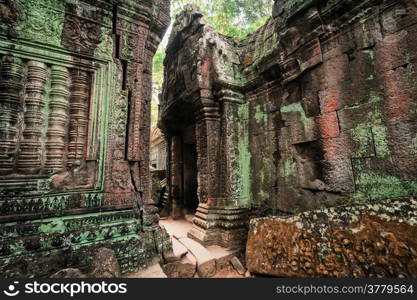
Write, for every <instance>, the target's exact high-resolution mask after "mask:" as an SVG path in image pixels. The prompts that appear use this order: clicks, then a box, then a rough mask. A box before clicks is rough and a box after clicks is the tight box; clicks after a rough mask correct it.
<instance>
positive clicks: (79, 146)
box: [68, 70, 90, 166]
mask: <svg viewBox="0 0 417 300" xmlns="http://www.w3.org/2000/svg"><path fill="white" fill-rule="evenodd" d="M71 77H72V86H71V99H70V127H69V144H68V165H69V166H72V165H73V163H74V162H75V161H76V160H81V159H83V158H84V157H85V151H86V141H87V139H86V138H87V129H88V110H89V99H90V75H89V74H88V73H87V72H85V71H81V70H73V71H72V72H71Z"/></svg>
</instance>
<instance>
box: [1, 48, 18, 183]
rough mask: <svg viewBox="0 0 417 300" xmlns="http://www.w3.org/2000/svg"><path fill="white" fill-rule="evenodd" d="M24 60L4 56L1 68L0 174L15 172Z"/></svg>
mask: <svg viewBox="0 0 417 300" xmlns="http://www.w3.org/2000/svg"><path fill="white" fill-rule="evenodd" d="M22 79H23V62H22V60H20V59H18V58H15V57H12V56H4V57H3V59H2V66H1V69H0V112H1V114H0V174H1V175H5V174H10V173H12V172H13V169H14V165H15V159H16V152H17V143H18V128H17V127H18V126H17V125H18V115H19V111H20V109H21V106H22V95H21V91H22V89H23V84H22Z"/></svg>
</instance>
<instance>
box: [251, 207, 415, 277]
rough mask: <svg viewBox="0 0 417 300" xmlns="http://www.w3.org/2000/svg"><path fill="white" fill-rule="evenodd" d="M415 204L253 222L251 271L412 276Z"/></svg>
mask: <svg viewBox="0 0 417 300" xmlns="http://www.w3.org/2000/svg"><path fill="white" fill-rule="evenodd" d="M416 208H417V201H416V200H415V199H403V200H396V201H394V200H385V201H381V202H379V203H373V204H367V205H358V206H340V207H334V208H329V209H324V210H316V211H310V212H305V213H302V214H299V215H295V216H292V217H287V218H285V217H267V218H261V219H253V220H252V221H251V226H250V231H249V238H248V244H247V249H246V258H247V267H248V269H249V271H250V272H252V273H258V274H267V275H274V276H279V277H416V276H417V273H416V272H417V256H416V255H417V252H416V249H417V230H416V229H417V228H416V226H417V213H416V212H417V209H416Z"/></svg>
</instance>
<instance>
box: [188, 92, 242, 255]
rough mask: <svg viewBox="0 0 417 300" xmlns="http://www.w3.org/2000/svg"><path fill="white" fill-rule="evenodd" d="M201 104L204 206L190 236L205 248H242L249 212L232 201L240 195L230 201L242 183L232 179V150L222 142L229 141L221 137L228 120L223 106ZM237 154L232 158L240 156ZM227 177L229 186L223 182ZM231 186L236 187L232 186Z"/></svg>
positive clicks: (200, 182) (201, 195)
mask: <svg viewBox="0 0 417 300" xmlns="http://www.w3.org/2000/svg"><path fill="white" fill-rule="evenodd" d="M201 103H202V104H203V106H202V108H201V109H200V114H199V117H198V118H197V120H198V123H197V129H196V130H197V132H196V135H197V152H198V163H197V165H198V172H199V174H198V185H199V190H198V196H199V199H200V204H199V206H198V209H197V213H196V215H195V218H194V219H193V227H192V229H191V231H190V232H189V233H188V236H189V237H190V238H192V239H195V240H197V241H199V242H200V243H202V244H204V245H220V246H223V247H227V248H240V247H242V246H243V244H244V242H245V238H246V233H247V229H246V224H247V219H248V218H247V211H248V210H247V209H246V207H242V206H239V205H236V204H235V203H233V201H232V200H234V199H235V198H238V195H236V197H234V198H233V199H232V198H230V197H231V195H234V193H235V191H233V193H232V192H231V189H232V188H234V187H235V186H236V185H238V182H236V181H237V180H231V178H232V176H234V175H232V174H231V173H230V170H228V167H230V166H228V156H229V155H230V153H229V150H230V149H228V148H227V147H226V146H225V143H224V142H223V141H222V138H223V139H224V138H225V137H224V135H223V134H221V132H222V129H223V128H224V124H222V122H224V121H223V120H222V119H221V118H220V110H219V104H218V103H217V102H214V101H213V100H212V99H209V98H207V99H202V100H201ZM223 113H225V112H224V111H223ZM222 125H223V126H222ZM225 134H226V135H227V134H228V133H225ZM235 152H236V151H233V153H232V157H236V153H235ZM225 169H226V170H225ZM223 173H226V174H229V175H225V174H223ZM223 175H225V176H223ZM225 177H226V181H227V182H226V183H225V182H222V181H223V180H224V179H225ZM231 183H233V184H234V185H233V186H231V185H230V184H231ZM236 193H239V190H237V191H236Z"/></svg>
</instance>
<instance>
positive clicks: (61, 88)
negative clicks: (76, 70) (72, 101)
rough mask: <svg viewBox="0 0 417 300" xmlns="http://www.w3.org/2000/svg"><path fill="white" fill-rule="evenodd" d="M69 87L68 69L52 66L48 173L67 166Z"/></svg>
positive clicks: (47, 144) (47, 157) (47, 143)
mask: <svg viewBox="0 0 417 300" xmlns="http://www.w3.org/2000/svg"><path fill="white" fill-rule="evenodd" d="M69 85H70V74H69V72H68V70H67V68H65V67H60V66H52V69H51V92H50V97H51V100H50V102H49V118H48V131H47V142H46V161H45V168H46V170H47V171H48V172H55V171H57V170H61V169H63V168H64V166H65V160H66V142H65V141H66V136H67V130H68V120H69V118H68V108H69V95H70V91H69Z"/></svg>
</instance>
